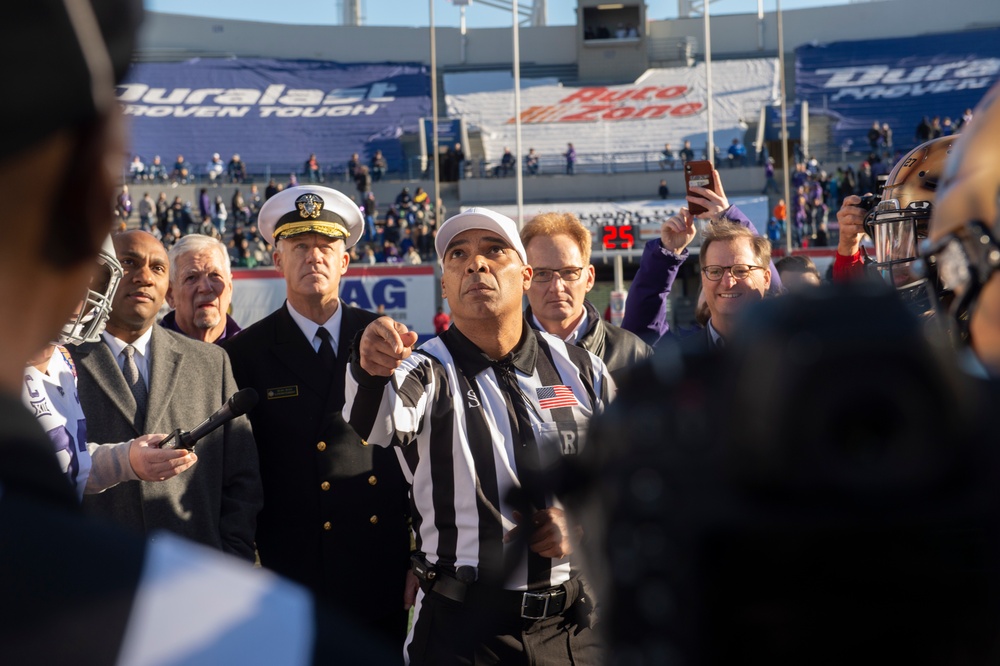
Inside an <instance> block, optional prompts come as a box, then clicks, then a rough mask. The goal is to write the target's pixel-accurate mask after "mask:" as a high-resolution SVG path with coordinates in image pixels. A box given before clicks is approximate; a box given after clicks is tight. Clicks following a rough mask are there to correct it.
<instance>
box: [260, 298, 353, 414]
mask: <svg viewBox="0 0 1000 666" xmlns="http://www.w3.org/2000/svg"><path fill="white" fill-rule="evenodd" d="M274 337H275V345H274V348H273V352H274V354H275V356H277V357H278V360H279V361H281V364H282V365H283V366H284V367H286V368H288V369H289V370H291V371H292V372H293V373H294V374H295V375H296V376H297V377H298V378H299V379H300V380H302V383H303V384H306V385H307V386H309V387H310V388H311V389H312V390H313V391H315V392H317V393H318V394H320V395H324V394H326V392H327V391H328V390H329V388H330V373H329V372H327V370H326V368H324V367H323V364H322V363H320V362H319V356H318V355H317V354H316V350H315V349H313V348H312V344H310V342H309V341H308V340H306V336H304V335H303V334H302V329H300V328H299V327H298V324H296V323H295V320H294V319H292V315H290V314H288V306H287V305H283V306H282V307H281V309H280V310H279V311H278V316H277V317H276V318H275V335H274ZM343 344H344V341H343V339H341V341H340V343H339V344H338V347H340V346H342V345H343ZM337 359H338V363H339V360H340V355H339V352H338V355H337Z"/></svg>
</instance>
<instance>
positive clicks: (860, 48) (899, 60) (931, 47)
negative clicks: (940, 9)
mask: <svg viewBox="0 0 1000 666" xmlns="http://www.w3.org/2000/svg"><path fill="white" fill-rule="evenodd" d="M998 78H1000V30H997V29H993V30H981V31H971V32H962V33H949V34H939V35H921V36H919V37H901V38H882V39H872V40H863V41H854V42H834V43H831V44H821V45H818V46H800V47H799V48H798V49H796V51H795V81H796V84H795V92H796V96H797V97H798V99H800V100H805V101H807V102H809V109H810V112H811V113H817V112H821V111H823V110H824V109H826V110H827V111H828V112H829V113H830V114H831V115H833V116H834V117H835V118H836V119H837V123H836V125H835V127H834V138H835V140H836V141H837V142H838V143H840V144H842V145H843V144H844V143H845V142H846V141H848V140H850V143H851V145H852V146H854V147H855V149H858V148H860V149H864V150H867V149H868V139H867V138H866V134H867V132H868V130H869V129H870V128H871V127H872V124H873V123H874V122H876V121H878V122H879V123H880V124H881V123H888V124H889V126H890V128H892V130H893V144H894V147H897V148H906V147H909V146H912V145H913V144H914V134H915V130H916V127H917V125H918V124H920V121H921V118H923V116H927V117H928V119H930V120H933V118H934V117H935V116H937V117H939V119H940V120H942V121H943V120H944V119H945V118H951V120H952V121H953V122H957V121H958V120H959V119H961V117H962V113H963V112H964V111H965V109H971V108H973V107H975V105H976V103H977V102H978V101H979V100H980V99H981V98H982V97H983V95H984V94H986V91H987V90H989V88H990V86H991V85H993V83H994V82H995V81H997V79H998Z"/></svg>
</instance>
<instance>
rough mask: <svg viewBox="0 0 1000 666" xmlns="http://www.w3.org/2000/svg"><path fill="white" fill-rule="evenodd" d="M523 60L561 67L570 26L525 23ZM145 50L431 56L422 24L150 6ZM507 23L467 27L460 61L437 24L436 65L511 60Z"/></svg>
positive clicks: (572, 38)
mask: <svg viewBox="0 0 1000 666" xmlns="http://www.w3.org/2000/svg"><path fill="white" fill-rule="evenodd" d="M520 32H521V34H520V41H521V44H520V48H521V62H522V63H526V64H527V63H536V64H542V65H565V64H571V63H573V62H575V59H576V27H575V26H556V27H548V28H523V29H522V30H521V31H520ZM140 50H141V51H142V52H144V53H146V54H149V55H155V56H169V55H171V54H175V55H176V56H177V57H191V55H192V54H200V55H218V56H238V57H265V58H288V59H311V60H313V59H314V60H333V61H337V62H345V63H346V62H424V63H429V62H430V31H429V30H428V29H427V28H397V27H354V26H315V25H284V24H271V23H258V22H253V21H234V20H228V19H207V18H199V17H191V16H179V15H175V14H158V13H155V12H150V13H149V14H148V15H147V20H146V23H145V25H144V26H143V30H142V34H141V35H140ZM512 54H513V44H512V40H511V33H510V30H509V29H505V28H487V29H480V30H470V31H468V38H467V41H466V50H465V56H466V58H465V61H464V62H463V61H462V48H461V34H460V33H459V30H458V28H438V29H437V58H438V63H439V65H440V66H441V67H450V66H456V65H462V64H466V65H492V64H496V63H502V62H511V60H513V55H512Z"/></svg>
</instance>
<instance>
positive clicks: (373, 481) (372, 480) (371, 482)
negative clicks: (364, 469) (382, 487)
mask: <svg viewBox="0 0 1000 666" xmlns="http://www.w3.org/2000/svg"><path fill="white" fill-rule="evenodd" d="M376 483H378V479H376V478H375V475H374V474H373V475H371V476H369V477H368V485H369V486H374V485H375V484H376Z"/></svg>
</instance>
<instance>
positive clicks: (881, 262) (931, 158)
mask: <svg viewBox="0 0 1000 666" xmlns="http://www.w3.org/2000/svg"><path fill="white" fill-rule="evenodd" d="M952 143H953V137H942V138H940V139H934V140H933V141H928V142H927V143H925V144H922V145H920V146H918V147H916V148H914V149H913V150H912V151H910V152H909V153H908V154H907V155H906V156H905V157H903V159H901V160H900V161H899V162H898V163H897V164H896V166H895V167H893V170H892V172H891V173H890V174H889V177H888V179H887V180H886V184H885V187H884V188H883V190H882V193H881V201H880V202H879V203H878V205H876V206H875V208H874V209H873V210H872V211H871V212H870V213H869V214H868V217H867V218H866V219H865V228H866V230H867V232H868V235H869V236H871V239H872V242H873V243H874V245H875V269H876V270H877V271H878V273H879V275H881V276H882V279H883V280H885V282H886V284H889V285H891V286H893V287H895V288H896V289H897V290H898V291H900V292H902V293H903V295H904V297H905V296H906V294H910V293H912V294H913V295H914V297H917V295H919V297H920V298H923V296H924V293H925V291H926V290H925V288H924V285H925V282H926V279H925V277H924V275H923V272H922V270H921V268H920V264H919V263H918V262H919V259H920V252H919V249H920V241H921V240H923V239H924V238H926V237H927V224H928V222H929V221H930V217H931V211H932V210H933V204H934V196H935V193H936V191H937V187H938V181H939V179H940V177H941V174H942V173H943V172H944V166H945V162H946V161H947V158H948V153H949V152H950V151H951V146H952Z"/></svg>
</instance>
